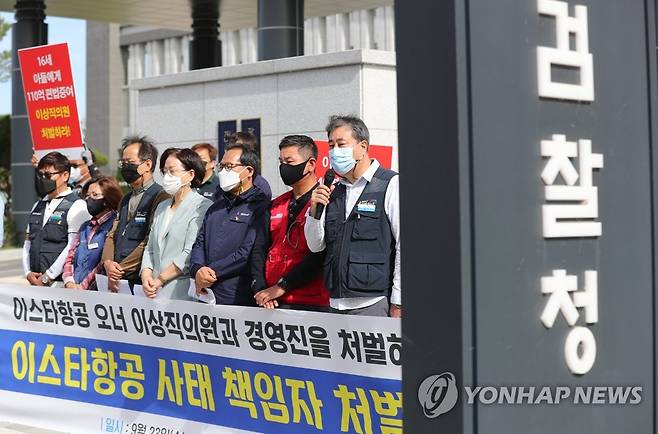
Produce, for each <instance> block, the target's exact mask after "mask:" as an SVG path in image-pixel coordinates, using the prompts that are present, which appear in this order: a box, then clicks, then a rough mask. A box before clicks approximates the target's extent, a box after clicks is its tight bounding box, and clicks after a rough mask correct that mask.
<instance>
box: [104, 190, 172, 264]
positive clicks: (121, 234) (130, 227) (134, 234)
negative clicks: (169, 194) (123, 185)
mask: <svg viewBox="0 0 658 434" xmlns="http://www.w3.org/2000/svg"><path fill="white" fill-rule="evenodd" d="M161 191H162V187H161V186H160V185H158V184H156V183H153V185H151V186H150V187H149V188H147V189H146V191H144V194H143V195H142V198H141V199H140V201H139V204H137V208H136V209H135V212H134V213H133V215H132V216H131V218H130V219H128V202H129V201H130V198H131V197H132V192H131V193H129V194H127V195H125V196H124V197H123V200H122V201H121V205H120V206H119V224H118V226H117V229H116V232H115V233H114V260H115V261H116V262H121V261H123V260H124V259H125V258H126V256H128V255H130V253H131V252H132V251H133V250H135V248H136V247H137V246H138V245H139V243H141V242H142V241H144V239H145V238H146V235H147V234H148V232H149V224H150V223H149V222H150V221H151V208H152V206H151V205H153V200H155V197H156V196H157V195H158V194H159V193H160V192H161Z"/></svg>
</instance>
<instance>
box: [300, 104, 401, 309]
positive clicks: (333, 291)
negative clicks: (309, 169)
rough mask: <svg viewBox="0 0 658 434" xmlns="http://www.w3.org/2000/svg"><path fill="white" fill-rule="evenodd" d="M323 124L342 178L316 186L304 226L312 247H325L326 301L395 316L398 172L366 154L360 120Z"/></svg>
mask: <svg viewBox="0 0 658 434" xmlns="http://www.w3.org/2000/svg"><path fill="white" fill-rule="evenodd" d="M326 131H327V135H328V137H329V160H330V163H331V167H332V169H333V170H334V171H335V172H336V173H337V174H338V175H339V176H340V181H339V182H338V183H337V184H335V185H332V186H327V185H324V184H323V185H319V186H318V187H317V188H316V189H315V190H313V193H312V195H311V206H310V209H309V213H308V215H307V216H306V222H305V224H304V233H305V235H306V242H307V244H308V248H309V250H311V251H312V252H320V251H322V250H325V249H326V253H325V255H326V256H325V261H324V267H323V274H324V283H325V286H326V287H327V289H328V290H329V293H330V301H329V302H330V306H331V308H332V311H333V312H334V313H342V314H350V315H367V316H388V315H390V316H392V317H400V316H401V315H402V293H401V288H400V211H399V210H400V206H399V176H398V174H397V173H395V172H394V171H392V170H388V169H385V168H383V167H382V166H381V165H380V164H379V162H378V161H377V160H376V159H371V158H370V157H369V156H368V149H369V147H370V134H369V132H368V128H367V127H366V125H365V124H364V123H363V121H362V120H361V119H359V118H357V117H355V116H332V117H331V119H330V120H329V124H328V125H327V128H326ZM319 208H320V209H321V208H324V211H323V212H321V211H318V209H319ZM316 211H318V212H317V214H316ZM318 217H319V218H318Z"/></svg>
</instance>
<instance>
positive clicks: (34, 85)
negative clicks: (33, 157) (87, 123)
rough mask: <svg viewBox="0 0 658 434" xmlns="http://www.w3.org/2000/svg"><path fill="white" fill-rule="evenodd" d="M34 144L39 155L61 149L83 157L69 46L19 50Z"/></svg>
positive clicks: (66, 152)
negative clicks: (81, 154) (80, 151)
mask: <svg viewBox="0 0 658 434" xmlns="http://www.w3.org/2000/svg"><path fill="white" fill-rule="evenodd" d="M18 58H19V61H20V65H21V77H22V79H23V89H24V92H25V104H26V108H27V115H28V120H29V123H30V131H31V135H32V144H33V147H34V151H35V152H36V153H37V154H44V153H47V152H50V151H53V150H58V151H60V152H63V153H64V154H67V155H69V156H72V157H75V158H80V153H79V152H78V151H79V150H80V149H81V147H82V133H81V130H80V121H79V118H78V108H77V104H76V100H75V89H74V87H73V73H72V70H71V61H70V57H69V50H68V45H67V44H66V43H63V44H52V45H42V46H38V47H32V48H25V49H22V50H18Z"/></svg>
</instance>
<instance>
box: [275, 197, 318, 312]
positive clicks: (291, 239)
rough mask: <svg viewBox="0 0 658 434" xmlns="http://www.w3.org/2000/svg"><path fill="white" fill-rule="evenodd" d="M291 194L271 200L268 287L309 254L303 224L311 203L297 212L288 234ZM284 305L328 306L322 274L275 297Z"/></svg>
mask: <svg viewBox="0 0 658 434" xmlns="http://www.w3.org/2000/svg"><path fill="white" fill-rule="evenodd" d="M291 197H292V191H289V192H287V193H284V194H282V195H281V196H279V197H277V198H276V199H274V200H273V201H272V207H271V217H270V237H271V239H272V247H271V248H270V251H269V252H268V255H267V259H266V262H265V281H266V283H267V286H268V287H270V286H274V285H276V283H277V282H278V281H279V279H280V278H281V277H283V276H284V275H286V274H287V273H288V272H289V271H290V270H291V269H292V268H294V267H295V266H297V265H298V264H299V263H300V262H302V260H304V258H305V257H306V256H307V255H309V254H311V251H310V250H309V248H308V245H307V244H306V236H305V235H304V221H305V220H306V214H307V212H308V209H309V207H310V206H311V202H310V201H308V203H307V204H306V206H305V207H304V208H303V209H302V210H301V211H300V212H299V214H298V215H297V218H296V219H295V223H294V224H293V225H292V226H291V228H290V231H288V203H289V202H290V199H291ZM278 301H279V302H280V303H283V304H297V305H310V306H328V305H329V292H328V291H327V289H326V288H325V286H324V283H323V282H322V273H320V272H318V274H317V276H315V278H314V279H313V280H312V281H310V282H309V283H308V284H306V285H305V286H303V287H301V288H296V289H294V290H291V291H288V292H286V293H285V294H284V295H282V296H281V297H279V298H278Z"/></svg>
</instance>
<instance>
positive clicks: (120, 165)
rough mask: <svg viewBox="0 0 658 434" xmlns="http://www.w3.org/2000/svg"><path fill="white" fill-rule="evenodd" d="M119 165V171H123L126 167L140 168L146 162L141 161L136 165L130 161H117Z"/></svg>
mask: <svg viewBox="0 0 658 434" xmlns="http://www.w3.org/2000/svg"><path fill="white" fill-rule="evenodd" d="M117 163H118V166H119V169H122V168H123V167H124V166H139V165H141V164H142V163H144V161H141V160H140V161H139V162H138V163H134V162H132V161H128V160H117Z"/></svg>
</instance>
